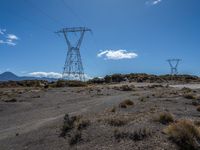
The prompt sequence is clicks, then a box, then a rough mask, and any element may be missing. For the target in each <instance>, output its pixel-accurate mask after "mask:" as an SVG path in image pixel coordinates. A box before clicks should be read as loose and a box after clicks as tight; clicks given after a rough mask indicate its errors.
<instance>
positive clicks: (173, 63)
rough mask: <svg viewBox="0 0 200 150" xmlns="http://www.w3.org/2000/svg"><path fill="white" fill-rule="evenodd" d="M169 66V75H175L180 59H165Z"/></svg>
mask: <svg viewBox="0 0 200 150" xmlns="http://www.w3.org/2000/svg"><path fill="white" fill-rule="evenodd" d="M167 61H168V63H169V65H170V68H171V75H177V74H178V65H179V62H180V61H181V59H168V60H167Z"/></svg>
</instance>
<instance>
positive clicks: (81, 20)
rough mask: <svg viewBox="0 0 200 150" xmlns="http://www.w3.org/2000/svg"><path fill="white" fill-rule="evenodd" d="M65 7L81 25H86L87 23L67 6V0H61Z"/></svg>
mask: <svg viewBox="0 0 200 150" xmlns="http://www.w3.org/2000/svg"><path fill="white" fill-rule="evenodd" d="M61 1H62V3H63V4H64V6H65V7H66V8H67V10H69V11H70V12H71V13H72V14H73V15H74V16H75V17H76V18H77V20H78V21H79V23H81V24H84V25H86V23H85V21H84V20H83V19H82V18H81V17H80V16H79V15H78V14H77V13H76V12H75V11H74V10H73V9H72V8H71V7H70V6H69V5H68V4H67V2H66V1H65V0H61Z"/></svg>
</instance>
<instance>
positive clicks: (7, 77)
mask: <svg viewBox="0 0 200 150" xmlns="http://www.w3.org/2000/svg"><path fill="white" fill-rule="evenodd" d="M22 80H46V81H56V80H57V79H53V78H37V77H26V76H24V77H19V76H17V75H15V74H14V73H12V72H4V73H2V74H0V81H22Z"/></svg>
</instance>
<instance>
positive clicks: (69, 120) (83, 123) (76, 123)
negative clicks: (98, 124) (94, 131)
mask: <svg viewBox="0 0 200 150" xmlns="http://www.w3.org/2000/svg"><path fill="white" fill-rule="evenodd" d="M89 125H90V121H89V120H86V119H83V118H82V117H81V116H72V117H70V116H69V115H68V114H66V115H65V116H64V121H63V126H62V128H61V134H60V136H61V137H66V135H67V134H68V133H69V132H70V131H71V130H72V129H76V130H82V129H85V128H87V127H88V126H89Z"/></svg>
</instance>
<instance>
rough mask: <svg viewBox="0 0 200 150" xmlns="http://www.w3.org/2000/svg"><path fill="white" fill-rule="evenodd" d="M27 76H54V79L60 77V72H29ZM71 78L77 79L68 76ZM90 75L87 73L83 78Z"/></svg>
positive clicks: (87, 77) (87, 78) (88, 77)
mask: <svg viewBox="0 0 200 150" xmlns="http://www.w3.org/2000/svg"><path fill="white" fill-rule="evenodd" d="M28 75H29V76H33V77H38V78H42V77H45V78H55V79H60V78H62V74H61V73H57V72H31V73H28ZM70 78H71V79H78V78H77V77H74V76H73V77H72V76H71V77H70ZM91 78H92V77H90V76H88V75H87V74H85V79H86V80H89V79H91Z"/></svg>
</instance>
